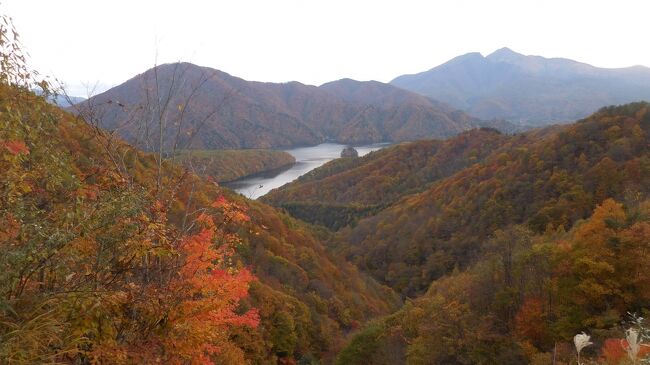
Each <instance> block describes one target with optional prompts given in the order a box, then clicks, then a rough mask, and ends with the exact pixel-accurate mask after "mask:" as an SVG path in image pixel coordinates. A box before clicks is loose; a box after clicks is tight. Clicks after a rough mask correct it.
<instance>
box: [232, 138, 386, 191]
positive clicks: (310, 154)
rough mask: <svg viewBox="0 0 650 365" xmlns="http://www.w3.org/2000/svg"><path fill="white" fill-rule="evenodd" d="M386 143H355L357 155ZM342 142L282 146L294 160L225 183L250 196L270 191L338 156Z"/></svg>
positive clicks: (382, 146) (341, 148)
mask: <svg viewBox="0 0 650 365" xmlns="http://www.w3.org/2000/svg"><path fill="white" fill-rule="evenodd" d="M386 146H388V143H375V144H370V145H364V146H356V147H355V149H356V150H357V151H358V152H359V156H364V155H366V154H368V153H370V152H372V151H377V150H379V149H382V148H385V147H386ZM344 147H345V145H341V144H335V143H322V144H319V145H317V146H313V147H300V148H294V149H290V150H285V151H284V152H286V153H288V154H289V155H291V156H292V157H293V159H294V160H295V163H293V164H292V165H291V166H287V167H286V168H280V169H275V170H273V171H268V172H263V173H261V174H259V173H258V174H255V176H251V177H246V178H243V179H239V180H236V181H232V182H229V183H226V184H225V185H224V186H226V187H228V188H230V189H233V190H235V191H236V192H238V193H239V194H242V195H243V196H245V197H247V198H249V199H257V198H259V197H261V196H263V195H265V194H267V193H268V192H269V191H271V190H273V189H276V188H279V187H281V186H283V185H285V184H287V183H290V182H292V181H294V180H295V179H297V178H299V177H300V176H302V175H304V174H306V173H308V172H309V171H311V170H313V169H315V168H317V167H319V166H322V165H323V164H325V163H327V162H329V161H331V160H334V159H338V158H340V157H341V151H342V150H343V148H344Z"/></svg>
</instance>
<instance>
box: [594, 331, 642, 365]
mask: <svg viewBox="0 0 650 365" xmlns="http://www.w3.org/2000/svg"><path fill="white" fill-rule="evenodd" d="M626 348H627V341H626V340H621V339H618V338H608V339H607V340H605V342H604V343H603V347H602V349H601V355H602V357H603V360H604V361H605V364H607V365H617V364H620V363H622V362H623V359H627V356H628V355H627V352H625V349H626ZM648 354H650V348H648V347H645V346H641V349H640V350H639V354H638V355H637V357H638V358H639V359H642V358H643V357H644V356H646V355H648Z"/></svg>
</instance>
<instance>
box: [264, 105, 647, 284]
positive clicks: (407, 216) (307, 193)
mask: <svg viewBox="0 0 650 365" xmlns="http://www.w3.org/2000/svg"><path fill="white" fill-rule="evenodd" d="M649 109H650V108H649V107H648V104H646V103H637V104H629V105H625V106H621V107H610V108H603V109H602V110H601V111H599V112H598V113H596V114H594V115H592V116H590V117H589V118H587V119H584V120H581V121H578V122H577V123H575V124H573V125H569V126H565V127H560V126H556V127H549V128H546V129H541V130H536V131H530V132H527V133H524V134H519V135H515V136H504V135H499V134H497V133H494V132H490V131H480V130H479V131H473V132H468V133H464V134H461V135H460V136H458V137H456V138H452V139H450V140H448V141H445V142H437V141H423V142H417V143H411V144H403V145H398V146H395V147H392V148H389V149H386V150H384V151H380V152H378V153H373V154H371V155H369V156H366V157H364V158H360V159H355V160H342V161H334V162H332V163H330V164H327V165H325V166H323V167H322V168H319V169H316V170H314V171H312V172H311V173H310V174H308V175H306V176H305V177H303V178H302V179H299V180H298V181H296V182H294V183H292V184H289V185H287V186H286V187H283V188H281V189H279V190H277V191H274V192H272V193H271V194H269V196H268V197H266V199H267V201H269V202H272V203H273V204H275V205H278V206H283V207H286V209H287V210H288V211H289V212H292V213H293V214H295V215H296V216H298V217H302V218H304V219H307V220H311V221H313V222H316V223H320V224H325V225H329V226H330V227H331V228H335V229H337V228H340V227H342V226H344V225H346V224H347V223H354V224H353V225H352V226H351V227H346V228H344V229H342V230H340V231H339V233H338V239H337V240H335V242H337V243H336V244H335V245H336V246H337V247H338V248H339V250H340V251H341V252H343V253H344V254H345V255H346V256H347V257H348V258H349V259H350V260H353V261H354V262H355V263H356V264H357V265H358V266H359V268H361V269H362V270H364V271H366V272H369V273H371V274H372V275H373V276H374V277H375V278H376V279H377V280H379V281H380V282H383V283H386V284H388V285H390V286H391V287H393V288H394V289H395V290H397V291H399V292H401V293H402V294H403V295H408V296H413V295H417V294H419V293H422V291H423V290H425V289H426V287H427V286H428V285H429V283H431V282H432V281H433V280H435V279H436V278H439V277H441V276H443V275H445V274H447V273H449V272H450V271H452V270H454V269H455V268H463V267H467V265H470V264H471V263H472V262H474V261H475V260H476V259H477V255H478V253H479V252H480V250H481V247H482V242H484V241H485V240H486V239H487V238H488V237H489V236H490V235H491V234H492V233H493V232H494V231H495V230H496V229H499V228H502V227H506V226H508V225H511V224H524V225H526V226H527V227H529V228H530V229H532V230H533V231H534V232H537V233H539V232H544V231H545V230H547V229H555V228H557V227H560V226H562V227H565V228H569V227H571V225H572V224H573V223H574V222H576V221H577V220H579V219H582V218H585V217H587V216H588V215H589V214H590V212H591V211H592V209H593V208H594V207H595V206H596V205H597V204H599V203H600V202H601V201H603V200H604V199H606V198H610V197H612V198H616V199H623V198H624V197H625V196H627V195H628V194H632V193H633V192H638V193H639V194H647V193H648V187H649V186H650V181H649V180H648V179H650V170H648V168H649V166H650V165H648V162H649V161H650V156H649V154H650V150H649V138H650V137H649V134H648V129H650V113H649V112H648V111H649ZM478 147H480V149H477V148H478ZM370 208H373V209H370ZM337 209H338V210H337ZM332 212H335V213H332ZM336 213H338V214H339V215H338V216H336ZM332 215H334V216H336V217H337V219H338V220H337V221H334V222H332V221H327V220H325V219H324V218H320V217H328V216H329V217H331V216H332ZM361 217H365V218H363V219H359V218H361Z"/></svg>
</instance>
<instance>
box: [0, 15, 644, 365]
mask: <svg viewBox="0 0 650 365" xmlns="http://www.w3.org/2000/svg"><path fill="white" fill-rule="evenodd" d="M19 34H20V29H15V27H14V25H13V23H12V21H11V19H10V18H9V17H8V16H2V17H0V51H1V52H2V54H1V57H0V364H7V365H10V364H11V365H13V364H75V365H85V364H227V365H230V364H232V365H239V364H251V365H263V364H273V365H276V364H281V365H333V364H336V365H365V364H369V365H395V364H409V365H427V364H451V365H454V364H459V365H461V364H463V365H470V364H482V365H492V364H494V365H497V364H499V365H519V364H530V365H551V364H552V365H575V364H578V365H585V364H603V365H627V364H634V365H636V364H646V363H650V324H648V323H647V322H646V320H645V319H644V318H646V317H648V316H649V315H650V275H649V273H650V103H649V102H650V69H647V68H643V67H640V66H639V67H638V68H631V69H630V70H628V71H627V72H624V71H620V70H618V69H617V70H615V71H611V70H608V69H598V68H595V67H593V66H589V65H586V64H581V63H578V62H574V61H571V60H565V59H562V61H557V59H544V58H542V57H537V58H534V57H533V56H524V55H520V54H518V53H516V52H514V51H511V50H509V49H502V50H499V51H497V52H495V53H494V54H492V55H490V56H488V57H482V56H480V55H478V56H477V55H475V54H471V55H465V56H461V57H458V58H456V59H453V60H451V61H449V62H448V63H445V64H443V65H441V66H438V67H437V68H434V69H431V70H429V71H427V72H424V73H421V74H414V75H403V76H400V77H398V78H396V79H395V80H394V81H393V82H391V83H381V82H377V81H355V80H352V79H343V80H339V81H333V82H329V83H326V84H323V85H321V86H318V87H317V86H310V85H305V84H302V83H298V82H289V83H262V82H253V81H246V80H244V79H241V78H238V77H235V76H232V75H229V74H227V73H225V72H222V71H219V70H215V69H211V68H208V67H200V66H196V65H194V64H191V63H186V62H179V63H171V64H162V65H156V66H155V67H153V68H151V69H149V70H143V72H142V73H141V74H139V75H136V76H134V77H133V78H131V79H130V80H127V81H126V82H124V83H122V84H120V85H117V86H115V87H112V88H110V89H108V90H106V91H104V92H102V93H98V94H97V95H93V96H91V97H89V98H88V99H75V98H72V97H71V96H70V95H68V92H67V90H66V89H65V88H64V87H63V85H61V84H59V83H57V80H53V79H51V78H47V77H44V76H42V75H41V74H39V72H38V70H34V69H32V68H31V66H30V65H29V62H28V61H29V57H28V56H27V54H26V52H25V51H24V50H23V45H22V44H21V41H20V39H21V38H20V35H19ZM479 56H480V57H479ZM540 65H541V66H540ZM476 70H478V71H476ZM539 70H542V71H539ZM558 70H559V71H558ZM468 75H469V76H468ZM472 75H473V76H472ZM554 75H562V76H558V77H557V78H554V77H556V76H554ZM567 75H568V76H567ZM504 80H505V81H504ZM549 80H550V81H549ZM603 80H604V81H603ZM644 80H648V81H649V82H648V83H646V82H645V81H644ZM504 85H505V86H504ZM584 85H588V87H584ZM611 85H615V86H611ZM610 86H611V90H612V91H611V92H609V91H608V92H601V91H599V90H600V89H598V88H600V87H603V88H608V87H610ZM589 88H591V89H590V90H587V89H589ZM513 90H525V91H520V92H516V91H513ZM591 91H593V93H594V94H597V96H593V98H592V99H589V100H586V98H587V97H589V96H590V94H589V93H590V92H591ZM580 92H584V93H585V94H584V95H577V93H580ZM536 93H537V94H536ZM643 100H646V101H643ZM567 105H569V106H567ZM594 105H598V106H597V107H593V106H594ZM464 110H466V111H464ZM563 118H564V119H563ZM567 118H571V119H570V120H569V119H567ZM323 142H336V143H341V144H343V145H348V146H359V145H362V144H365V143H376V142H385V143H386V144H387V146H386V147H383V146H382V147H383V148H381V149H380V150H377V151H373V152H370V153H368V154H365V155H363V156H356V155H355V154H356V150H355V151H354V152H355V154H352V155H351V156H346V155H345V154H344V155H343V157H341V158H336V159H333V160H331V161H329V162H327V163H324V164H323V165H322V166H320V167H317V168H315V169H313V170H311V171H308V172H306V173H305V174H303V175H301V176H300V177H299V178H297V179H296V180H294V181H292V182H290V183H288V184H286V185H283V186H281V187H279V188H276V189H273V190H271V192H270V193H268V194H266V195H264V196H262V197H261V198H259V199H257V200H253V199H249V198H248V197H246V196H243V195H241V194H238V193H237V192H236V191H233V190H231V189H229V188H226V187H224V186H222V183H226V182H231V181H236V180H239V179H242V178H246V177H250V176H255V175H256V174H260V173H270V172H273V171H280V170H282V169H286V168H287V167H289V166H294V165H295V164H299V163H300V162H296V159H295V157H294V156H293V155H291V154H290V153H289V152H290V151H289V152H287V151H285V150H287V149H288V148H290V147H302V146H313V145H317V144H320V143H323ZM350 150H351V149H350Z"/></svg>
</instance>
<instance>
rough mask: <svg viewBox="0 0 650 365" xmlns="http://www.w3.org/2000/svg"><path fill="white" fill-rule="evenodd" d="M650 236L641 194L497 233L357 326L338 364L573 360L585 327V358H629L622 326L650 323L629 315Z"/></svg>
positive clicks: (648, 289) (642, 293) (641, 293)
mask: <svg viewBox="0 0 650 365" xmlns="http://www.w3.org/2000/svg"><path fill="white" fill-rule="evenodd" d="M648 238H650V200H648V199H645V200H643V198H641V199H638V198H635V199H632V200H628V202H627V203H626V204H625V205H623V204H620V203H617V202H615V201H613V200H611V199H608V200H605V201H603V202H602V204H600V205H599V206H597V207H596V208H595V209H594V211H593V213H591V214H589V217H588V218H587V219H585V220H583V221H579V222H576V224H574V226H573V227H572V228H571V229H570V230H568V232H565V231H564V230H549V231H547V232H546V233H544V234H533V233H531V232H530V231H529V230H528V229H526V227H522V226H511V227H508V228H503V230H498V231H496V232H494V235H493V236H492V238H490V239H489V240H488V241H487V242H486V244H485V245H484V249H483V250H481V253H480V260H478V261H477V263H476V264H474V265H472V266H471V267H470V268H468V269H467V270H465V271H463V272H459V271H455V272H454V273H452V274H450V275H448V276H446V277H444V278H440V279H438V280H436V281H435V282H433V283H432V284H431V286H430V287H429V288H428V290H427V292H426V293H425V294H424V295H422V296H421V297H419V298H417V299H415V300H413V301H410V302H409V303H407V304H406V305H405V306H404V307H403V308H402V309H400V310H399V311H398V312H396V313H394V314H392V315H390V316H386V317H383V318H381V319H378V320H376V321H373V322H372V323H371V324H369V325H368V326H367V327H365V328H364V329H363V330H361V331H359V332H358V333H357V334H356V336H355V337H353V338H352V340H351V341H350V342H349V344H348V346H347V347H346V348H345V349H344V350H343V351H342V352H341V353H340V354H339V357H338V361H337V364H341V365H357V364H358V365H361V364H363V365H383V364H385V365H389V364H500V365H519V364H533V365H535V364H540V365H541V364H552V363H553V361H554V359H555V361H556V362H557V363H558V364H571V363H575V348H574V344H573V336H574V335H575V334H577V333H581V332H582V333H585V332H583V331H585V329H587V331H588V333H589V334H590V335H591V341H593V346H591V347H590V348H588V349H587V350H586V351H584V353H583V361H585V363H586V361H593V362H589V363H597V364H612V365H614V364H626V363H631V362H628V361H630V358H629V357H628V356H631V355H628V353H627V352H626V351H625V348H626V346H625V340H624V339H622V337H623V336H624V333H623V330H622V328H621V327H623V328H633V329H635V330H637V331H645V330H644V326H647V324H644V323H643V320H641V321H638V320H635V319H634V318H633V317H630V313H636V314H637V316H644V317H645V316H646V315H647V308H648V307H649V306H650V295H649V293H650V280H648V278H647V275H646V273H647V272H648V269H650V267H649V263H650V257H648V250H647V245H648ZM639 324H641V326H639ZM646 328H647V327H646ZM641 348H643V347H641ZM639 354H641V355H640V356H639V357H644V356H647V352H646V350H644V351H643V352H640V353H639ZM643 354H646V355H643ZM635 357H636V356H635ZM585 358H588V359H589V360H586V359H585Z"/></svg>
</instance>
